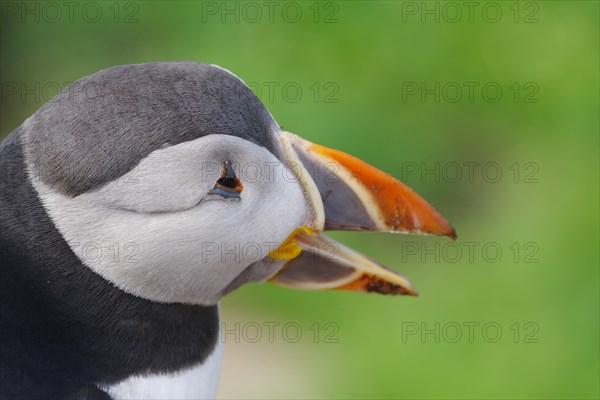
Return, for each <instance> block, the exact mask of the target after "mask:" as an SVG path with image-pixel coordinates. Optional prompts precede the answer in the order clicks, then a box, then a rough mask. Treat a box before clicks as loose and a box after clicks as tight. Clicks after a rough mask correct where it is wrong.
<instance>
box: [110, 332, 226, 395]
mask: <svg viewBox="0 0 600 400" xmlns="http://www.w3.org/2000/svg"><path fill="white" fill-rule="evenodd" d="M222 359H223V342H222V341H221V340H220V338H219V340H217V344H216V346H215V349H214V351H213V353H212V354H211V355H210V356H209V357H208V358H207V359H206V360H205V361H204V363H202V364H200V365H197V366H193V367H191V368H188V369H186V370H182V371H178V372H174V373H170V374H164V375H146V376H133V377H130V378H127V379H125V380H124V381H121V382H119V383H117V384H115V385H111V386H105V387H102V389H103V390H104V391H106V392H107V393H108V394H109V395H110V396H111V397H112V398H113V399H115V400H126V399H127V400H129V399H140V400H141V399H144V400H150V399H161V400H170V399H177V400H179V399H214V398H215V397H216V395H217V389H218V385H219V376H220V373H221V363H222Z"/></svg>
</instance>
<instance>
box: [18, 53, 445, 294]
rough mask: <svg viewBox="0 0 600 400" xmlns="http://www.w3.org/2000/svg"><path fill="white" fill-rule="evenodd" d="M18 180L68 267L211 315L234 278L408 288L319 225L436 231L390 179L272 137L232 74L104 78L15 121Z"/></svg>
mask: <svg viewBox="0 0 600 400" xmlns="http://www.w3.org/2000/svg"><path fill="white" fill-rule="evenodd" d="M22 141H23V145H24V149H25V155H26V160H27V165H28V173H29V176H30V179H31V181H32V183H33V186H34V188H35V190H36V191H37V193H38V196H39V198H40V199H41V201H42V204H43V206H44V208H45V209H46V211H47V213H48V215H49V216H50V218H51V219H52V221H53V222H54V224H55V226H56V227H57V228H58V230H59V232H60V233H61V234H62V236H63V238H64V239H65V240H66V242H67V243H68V244H69V246H70V247H71V249H72V250H73V252H74V253H75V254H76V255H77V256H78V257H79V259H80V260H81V262H82V263H83V264H85V265H86V266H88V267H89V268H91V269H92V270H94V271H95V272H96V273H97V274H99V275H101V276H102V277H103V278H104V279H106V280H108V281H110V282H112V283H113V284H114V285H115V286H117V287H118V288H120V289H121V290H123V291H125V292H127V293H130V294H133V295H136V296H139V297H142V298H145V299H149V300H152V301H156V302H164V303H189V304H201V305H212V304H215V303H217V302H218V301H219V299H220V298H221V297H222V296H224V295H225V294H227V293H229V292H231V291H232V290H234V289H236V288H238V287H239V286H241V285H243V284H245V283H248V282H257V281H265V280H269V281H271V282H273V283H277V284H281V285H284V286H287V287H293V288H301V289H318V290H321V289H348V290H355V291H368V292H379V293H387V294H415V292H414V290H413V289H412V287H411V285H410V283H409V282H408V281H407V280H406V279H404V278H403V277H401V276H399V275H398V274H396V273H395V272H393V271H391V270H389V269H387V268H385V267H383V266H381V265H380V264H378V263H377V262H375V261H373V260H370V259H368V258H366V257H365V256H362V255H361V254H359V253H357V252H355V251H353V250H351V249H349V248H346V247H344V246H342V245H341V244H338V243H336V242H334V241H333V240H331V239H329V238H327V237H326V236H324V235H323V234H322V232H323V231H325V230H353V231H386V232H399V233H416V234H434V235H446V236H449V237H452V238H454V237H455V232H454V230H453V228H452V227H451V226H450V224H449V223H448V222H447V221H446V220H445V219H444V218H443V217H442V216H441V215H440V214H439V213H438V212H437V211H435V210H434V209H433V208H432V207H431V206H430V205H429V204H428V203H427V202H426V201H425V200H423V199H422V198H421V197H419V196H418V195H417V194H416V193H414V192H413V191H412V190H411V189H409V188H408V187H407V186H405V185H404V184H403V183H401V182H400V181H398V180H396V179H394V178H393V177H391V176H390V175H387V174H385V173H383V172H381V171H379V170H378V169H376V168H375V167H372V166H370V165H369V164H367V163H365V162H363V161H360V160H358V159H356V158H354V157H352V156H350V155H348V154H345V153H343V152H341V151H337V150H332V149H329V148H326V147H323V146H319V145H317V144H314V143H311V142H309V141H306V140H304V139H302V138H301V137H299V136H296V135H294V134H292V133H289V132H284V131H282V130H281V129H280V127H279V125H278V124H277V123H276V122H275V120H274V119H273V117H272V116H271V114H270V113H269V111H268V110H267V109H266V108H265V107H264V105H263V104H262V103H261V102H260V100H259V99H258V98H257V97H256V96H255V95H254V94H253V93H252V91H251V90H250V89H249V88H248V87H247V86H246V85H245V84H244V83H243V82H242V81H241V80H240V79H239V78H237V77H236V76H235V75H233V74H232V73H230V72H228V71H226V70H224V69H222V68H219V67H217V66H213V65H206V64H199V63H192V62H169V63H148V64H138V65H126V66H119V67H114V68H109V69H106V70H103V71H100V72H98V73H96V74H94V75H91V76H89V77H86V78H83V79H82V80H80V81H78V82H76V83H74V84H73V85H71V86H70V87H68V88H66V89H65V91H63V93H61V94H60V95H58V96H57V97H56V98H54V99H53V100H51V101H50V102H48V103H47V104H45V105H44V106H43V107H42V108H41V109H40V110H38V111H37V112H36V113H35V114H34V115H33V116H32V117H30V118H29V119H28V120H27V121H26V122H25V124H24V125H23V137H22Z"/></svg>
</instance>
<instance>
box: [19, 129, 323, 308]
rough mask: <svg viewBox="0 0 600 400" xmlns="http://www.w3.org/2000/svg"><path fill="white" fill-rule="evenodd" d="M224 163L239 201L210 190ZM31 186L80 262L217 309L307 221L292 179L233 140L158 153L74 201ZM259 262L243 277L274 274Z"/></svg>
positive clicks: (139, 287) (220, 138) (168, 297)
mask: <svg viewBox="0 0 600 400" xmlns="http://www.w3.org/2000/svg"><path fill="white" fill-rule="evenodd" d="M227 161H228V162H230V163H231V165H232V167H233V171H234V172H235V174H236V176H237V178H238V179H239V181H240V182H241V184H242V185H243V190H242V192H241V193H240V198H239V199H235V198H225V197H222V196H221V195H219V194H210V193H209V192H210V191H211V189H213V188H214V187H215V184H216V183H217V181H218V180H219V179H220V177H221V175H222V173H223V169H224V165H225V162H227ZM30 174H31V172H30ZM32 181H33V185H34V187H35V189H36V190H37V192H38V193H39V196H40V199H41V200H42V203H43V205H44V207H45V209H46V210H47V212H48V214H49V215H50V217H51V218H52V220H53V221H54V224H55V225H56V227H57V228H58V230H59V231H60V232H61V234H62V235H63V237H64V238H65V240H66V241H67V242H68V243H69V245H70V246H71V248H72V249H73V251H74V252H75V254H76V255H77V256H78V257H79V258H80V259H81V260H82V262H83V263H84V264H86V265H87V266H89V267H90V268H92V269H93V270H94V271H96V272H97V273H98V274H100V275H101V276H103V277H104V278H105V279H107V280H109V281H110V282H112V283H114V284H115V285H116V286H118V287H119V288H121V289H122V290H124V291H126V292H128V293H131V294H134V295H137V296H140V297H143V298H147V299H150V300H154V301H160V302H182V303H193V304H214V303H216V302H217V301H218V300H219V298H220V297H221V296H222V295H223V291H224V290H225V289H226V288H227V286H228V285H230V284H231V283H232V282H233V281H234V279H235V278H236V277H238V276H239V275H240V274H241V273H242V272H243V271H244V270H246V268H247V267H248V266H250V265H251V264H253V263H256V262H257V261H260V260H262V259H264V258H265V257H266V256H267V254H268V253H269V252H270V251H272V250H274V248H276V247H277V246H278V245H279V244H281V243H282V242H284V241H285V240H286V239H287V238H288V236H289V235H290V234H291V233H292V232H293V231H294V230H295V229H296V228H299V227H301V226H303V225H306V224H307V222H308V221H309V219H310V218H311V216H310V211H309V207H308V206H307V201H306V200H305V196H304V194H303V189H302V187H301V185H300V183H299V182H298V181H297V178H295V176H294V173H293V172H292V171H291V170H290V169H288V168H287V167H286V166H285V165H284V164H282V162H281V161H279V160H278V159H277V158H276V157H275V156H274V155H273V154H272V153H271V152H269V151H268V150H266V149H265V148H263V147H260V146H258V145H255V144H253V143H251V142H249V141H247V140H244V139H240V138H238V137H234V136H229V135H209V136H205V137H202V138H199V139H196V140H194V141H189V142H185V143H181V144H178V145H175V146H171V147H165V148H162V149H159V150H156V151H154V152H152V153H151V154H150V155H149V156H148V157H146V158H145V159H143V160H142V161H141V162H140V163H139V164H138V165H137V167H136V168H134V169H133V170H132V171H130V172H129V173H127V174H126V175H124V176H122V177H121V178H120V179H119V180H117V181H113V182H111V183H109V184H107V185H105V186H104V187H102V188H101V189H99V190H96V191H93V192H89V193H84V194H82V195H79V196H77V197H75V198H70V197H67V196H64V195H62V194H60V193H57V192H56V191H54V190H52V188H50V187H49V186H47V185H45V184H43V183H42V182H41V181H40V180H39V179H36V178H35V177H33V176H32ZM265 264H269V263H265V262H263V263H259V265H263V266H262V267H261V271H262V272H260V273H254V274H247V275H252V276H253V278H252V279H259V280H260V279H266V278H268V277H270V275H272V274H273V273H275V272H276V271H275V270H269V268H271V269H272V268H275V267H274V266H275V265H276V263H270V265H271V267H264V265H265ZM246 272H247V271H246ZM257 274H258V275H259V276H258V277H257V276H256V275H257ZM260 275H264V276H260Z"/></svg>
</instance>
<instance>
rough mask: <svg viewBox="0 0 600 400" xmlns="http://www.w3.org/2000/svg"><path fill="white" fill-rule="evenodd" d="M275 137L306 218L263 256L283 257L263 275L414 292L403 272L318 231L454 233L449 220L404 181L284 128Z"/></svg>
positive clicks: (283, 281)
mask: <svg viewBox="0 0 600 400" xmlns="http://www.w3.org/2000/svg"><path fill="white" fill-rule="evenodd" d="M280 140H281V143H282V145H283V149H284V153H285V156H286V158H287V161H288V164H289V166H290V168H292V169H293V170H294V172H295V174H296V175H297V177H298V179H299V182H300V183H301V184H302V186H303V188H304V192H305V193H306V196H307V199H308V201H309V203H310V204H311V206H312V210H313V216H312V220H311V222H310V223H309V224H308V225H307V226H306V227H304V229H299V230H298V231H297V232H294V234H292V236H290V238H289V239H288V240H287V241H286V242H285V243H283V244H282V245H281V246H280V247H279V248H278V249H277V250H275V251H274V252H273V253H272V254H271V255H270V256H271V257H272V258H276V259H284V260H285V261H286V262H285V265H284V267H283V268H282V269H281V270H280V271H279V272H278V273H277V274H275V276H273V277H272V278H271V279H270V281H271V282H273V283H276V284H280V285H283V286H286V287H292V288H298V289H313V290H323V289H338V290H353V291H366V292H377V293H383V294H410V295H416V292H415V291H414V290H413V289H412V287H411V285H410V283H409V282H408V280H406V279H405V278H403V277H402V276H400V275H398V274H397V273H395V272H394V271H391V270H389V269H387V268H385V267H384V266H382V265H381V264H379V263H377V262H376V261H373V260H371V259H369V258H367V257H366V256H363V255H361V254H359V253H358V252H356V251H354V250H352V249H349V248H348V247H345V246H343V245H341V244H339V243H337V242H335V241H333V240H332V239H330V238H328V237H326V236H325V235H320V233H321V232H322V231H323V230H350V231H371V232H396V233H414V234H429V235H442V236H448V237H450V238H452V239H455V238H456V232H455V231H454V229H453V228H452V226H451V225H450V224H449V223H448V222H447V221H446V220H445V219H444V217H442V216H441V214H440V213H438V212H437V211H436V210H435V209H434V208H433V207H432V206H431V205H429V203H427V202H426V201H425V200H424V199H423V198H421V197H420V196H419V195H418V194H416V193H415V192H413V191H412V190H411V189H410V188H409V187H408V186H406V185H405V184H403V183H402V182H400V181H399V180H397V179H395V178H394V177H392V176H390V175H388V174H386V173H384V172H382V171H380V170H378V169H377V168H375V167H373V166H371V165H369V164H367V163H365V162H364V161H361V160H359V159H357V158H355V157H353V156H351V155H349V154H346V153H343V152H341V151H338V150H333V149H329V148H326V147H323V146H320V145H317V144H314V143H311V142H309V141H307V140H304V139H302V138H300V137H298V136H296V135H294V134H292V133H289V132H280ZM282 249H286V251H282ZM290 249H292V251H290Z"/></svg>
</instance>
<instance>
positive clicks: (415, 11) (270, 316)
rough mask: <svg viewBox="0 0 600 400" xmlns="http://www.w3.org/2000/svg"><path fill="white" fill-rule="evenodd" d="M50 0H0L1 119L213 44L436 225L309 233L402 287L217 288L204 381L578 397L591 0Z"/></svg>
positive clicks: (595, 121)
mask: <svg viewBox="0 0 600 400" xmlns="http://www.w3.org/2000/svg"><path fill="white" fill-rule="evenodd" d="M54 4H58V7H59V9H60V10H59V12H60V14H57V13H56V10H55V9H53V8H52V7H51V6H50V7H49V6H47V3H45V2H28V3H27V4H25V3H21V2H10V1H5V2H3V3H2V7H3V8H2V21H1V22H2V27H1V57H0V58H1V61H0V65H1V82H2V103H1V105H2V109H1V111H2V115H1V118H0V124H1V134H2V137H3V138H4V137H5V136H6V135H8V134H9V133H10V131H12V130H13V129H14V128H15V127H17V126H18V125H20V124H21V123H22V122H23V120H24V119H25V118H27V117H28V116H29V115H30V114H32V113H33V112H35V110H36V109H37V108H39V107H40V106H41V105H42V104H43V103H44V102H45V101H47V100H48V98H50V97H51V96H52V95H54V94H55V93H56V88H57V87H58V86H61V87H62V86H64V85H65V84H67V83H69V82H73V81H74V80H76V79H78V78H80V77H83V76H85V75H89V74H91V73H94V72H96V71H98V70H100V69H103V68H106V67H110V66H113V65H118V64H129V63H140V62H147V61H166V60H193V61H203V62H208V63H214V64H218V65H221V66H223V67H225V68H227V69H229V70H231V71H233V72H234V73H235V74H237V75H238V76H240V77H241V78H242V79H244V80H245V81H247V82H250V83H251V86H252V87H253V88H254V89H255V90H256V92H257V94H258V95H259V96H260V97H261V99H262V100H263V101H264V102H265V104H266V105H267V107H268V108H269V109H270V110H271V112H272V114H273V115H274V116H275V118H276V119H277V120H278V122H279V123H280V124H281V125H283V127H284V128H285V129H286V130H289V131H292V132H296V133H298V134H300V135H302V136H304V137H306V138H308V139H310V140H313V141H315V142H318V143H320V144H324V145H327V146H329V147H334V148H338V149H342V150H345V151H347V152H349V153H352V154H354V155H356V156H358V157H360V158H362V159H363V160H366V161H368V162H370V163H371V164H374V165H375V166H377V167H379V168H381V169H383V170H385V171H387V172H389V173H391V174H393V175H395V176H397V177H400V178H402V179H403V180H404V181H405V182H406V183H407V184H409V185H410V186H411V187H413V188H414V189H415V190H416V191H417V192H419V193H420V194H421V195H422V196H423V197H425V198H426V199H428V200H430V201H431V203H432V204H434V205H435V206H436V208H437V209H438V210H439V211H440V212H442V213H443V214H444V215H445V216H446V217H447V218H448V220H449V221H451V222H452V223H453V225H454V226H455V228H456V230H457V232H458V240H457V242H454V243H452V244H451V242H450V241H448V240H445V239H443V238H434V237H427V238H414V237H410V236H397V235H385V234H351V233H344V234H341V233H333V234H332V235H331V236H333V237H335V238H336V239H338V240H341V241H343V242H344V243H345V244H347V245H349V246H351V247H354V248H356V249H358V250H360V251H362V252H364V253H365V254H368V255H370V256H373V257H376V258H377V259H378V260H380V261H382V262H383V263H385V264H386V265H388V266H390V267H391V268H394V269H395V270H397V271H399V272H401V273H402V274H404V275H405V276H407V277H408V278H409V279H410V280H411V281H412V282H413V284H414V285H415V287H416V288H417V289H418V290H419V292H420V293H421V296H420V297H417V298H401V297H383V296H376V295H361V294H357V293H347V292H300V291H293V290H287V289H284V288H281V287H275V286H272V285H268V284H260V285H259V284H257V285H249V286H246V287H244V288H242V289H240V290H239V291H237V292H235V293H233V294H231V295H230V296H228V298H226V299H225V300H224V301H223V302H222V307H221V312H222V315H223V319H224V321H225V329H227V331H228V332H229V333H228V334H227V335H226V345H225V362H224V369H223V374H222V381H221V388H220V394H219V396H220V397H221V398H265V397H267V398H417V399H426V398H427V399H431V398H439V399H446V398H485V399H492V398H493V399H499V398H539V399H542V398H543V399H551V398H570V399H573V398H598V397H599V395H600V393H599V381H598V379H599V378H598V376H599V373H600V371H599V358H600V355H599V314H600V312H599V250H598V246H599V245H598V243H599V237H598V236H599V234H598V233H599V231H598V229H599V212H598V210H599V198H598V196H599V183H598V182H599V159H598V153H599V143H598V140H599V116H598V113H599V82H598V81H599V43H598V42H599V30H598V23H599V22H598V21H599V6H598V4H599V3H598V2H595V1H582V2H566V1H565V2H560V1H547V2H522V3H515V2H512V1H511V2H497V3H493V4H489V3H488V2H475V3H474V6H473V7H474V8H473V10H472V11H473V13H472V14H471V15H469V8H468V6H466V5H465V4H464V3H462V2H458V3H444V2H441V3H438V2H426V3H422V2H376V1H375V2H372V1H369V2H367V1H348V2H336V3H332V2H328V3H318V4H317V3H315V2H312V1H310V2H294V3H292V5H289V4H288V3H284V2H274V3H270V5H269V4H268V3H267V2H255V3H250V5H248V3H239V2H226V3H224V2H187V1H186V2H177V1H172V2H161V1H152V2H135V3H134V2H122V3H116V2H102V3H93V4H92V5H88V3H85V2H76V6H75V8H74V9H73V13H72V14H69V12H68V8H67V6H66V5H65V4H64V3H63V2H54ZM36 7H37V8H36ZM44 7H46V8H44ZM269 7H273V8H272V10H273V14H272V15H269ZM27 10H33V11H27ZM97 10H100V12H101V14H100V15H99V16H98V14H97ZM227 10H230V11H227ZM259 10H260V13H261V15H259V14H257V11H259ZM298 10H299V11H300V13H301V15H299V16H298V14H297V12H298ZM428 10H429V12H430V13H428ZM498 10H499V11H500V13H501V14H497V12H498ZM457 11H460V12H461V15H460V16H459V15H458V14H457ZM436 82H438V83H439V85H440V86H439V88H440V89H439V90H437V95H439V101H437V99H436V86H435V85H436ZM468 82H474V83H473V84H472V85H476V86H474V88H475V89H474V92H473V97H472V98H469V91H468V86H467V85H471V84H469V83H468ZM515 83H516V84H515ZM422 84H424V85H425V89H431V90H433V92H432V93H429V94H427V92H426V93H425V95H424V97H422V96H421V95H422V93H423V92H422V87H421V85H422ZM486 85H487V86H486ZM484 86H485V87H486V88H487V89H486V90H488V91H487V92H482V88H483V87H484ZM269 87H272V88H273V91H272V92H271V93H269V89H268V88H269ZM457 87H459V88H462V97H461V98H460V99H458V100H457V101H455V97H456V88H457ZM298 88H299V89H300V91H301V94H298V91H297V89H298ZM415 88H417V90H418V92H417V93H416V94H411V92H407V90H411V89H415ZM496 88H500V89H501V91H502V96H501V97H500V98H499V99H498V100H497V101H496V99H495V97H496V94H495V91H494V90H495V89H496ZM436 163H437V164H436ZM469 163H479V164H472V165H474V167H473V168H474V169H473V172H474V173H473V175H472V179H470V178H471V176H469V174H468V172H469V169H468V165H471V164H469ZM436 166H438V167H437V168H438V169H437V171H438V172H435V171H436ZM457 166H459V167H460V170H461V172H462V176H461V177H459V178H456V171H457V170H456V167H457ZM484 167H485V168H484ZM429 169H433V171H434V172H430V173H426V174H425V175H424V176H423V175H422V172H424V171H426V170H429ZM415 171H416V172H415ZM498 171H499V172H500V173H501V174H502V175H501V176H500V178H498V179H496V175H497V173H498ZM423 246H425V247H423ZM436 246H437V247H436ZM470 248H472V249H473V252H472V254H469V251H468V250H469V249H470ZM415 249H416V251H415ZM498 249H499V250H500V251H501V254H496V251H497V250H498ZM457 251H460V253H457ZM236 323H239V325H236ZM271 323H274V324H277V323H278V324H279V325H270V324H271ZM328 323H329V325H328ZM286 324H287V325H286ZM269 326H272V328H270V329H272V330H273V331H272V335H269ZM469 326H471V327H472V328H471V331H470V329H469ZM284 327H285V329H283V328H284ZM298 327H300V329H302V333H301V334H300V335H299V337H298V338H296V336H298V333H297V329H298ZM499 329H500V330H501V331H499ZM259 330H260V332H259ZM315 332H318V333H319V335H318V337H315ZM459 333H460V334H461V335H460V337H459V336H457V335H458V334H459ZM470 333H471V334H470ZM259 334H260V336H258V335H259ZM296 339H298V340H296Z"/></svg>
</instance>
